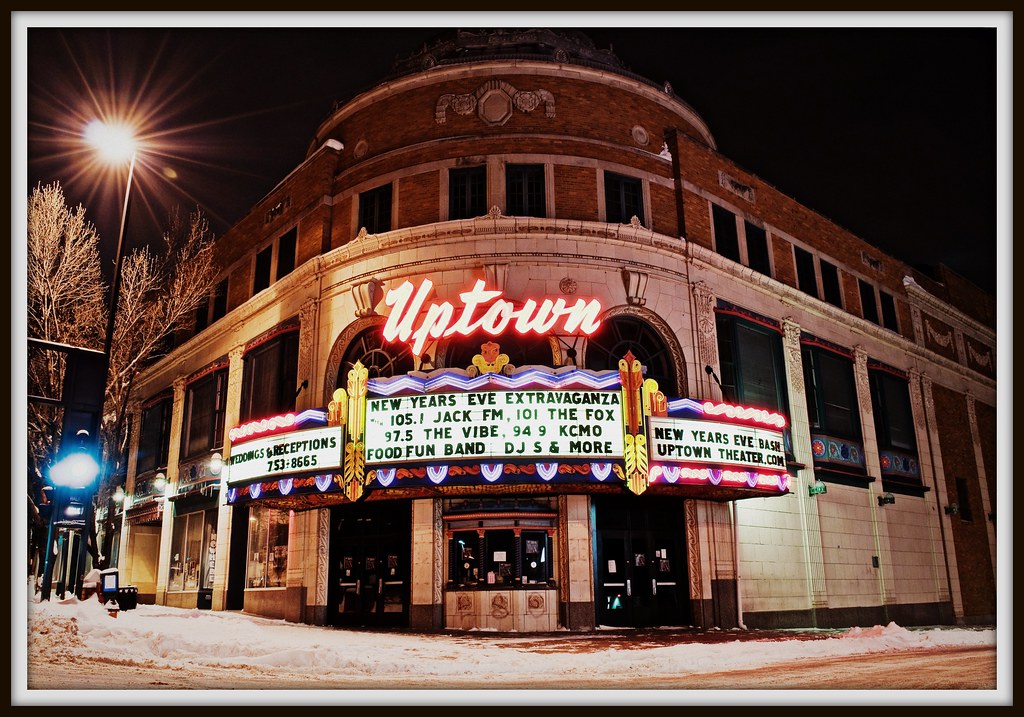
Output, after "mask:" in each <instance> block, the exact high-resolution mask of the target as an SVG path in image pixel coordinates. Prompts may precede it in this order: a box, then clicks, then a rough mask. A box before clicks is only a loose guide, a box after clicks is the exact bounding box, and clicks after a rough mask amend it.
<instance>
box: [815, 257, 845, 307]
mask: <svg viewBox="0 0 1024 717" xmlns="http://www.w3.org/2000/svg"><path fill="white" fill-rule="evenodd" d="M818 266H819V267H820V268H821V293H822V294H824V298H825V301H827V302H828V303H830V304H832V305H833V306H838V307H839V308H840V309H841V308H843V292H842V291H840V289H839V269H837V268H836V267H835V265H834V264H830V263H829V262H827V261H825V260H824V259H819V260H818Z"/></svg>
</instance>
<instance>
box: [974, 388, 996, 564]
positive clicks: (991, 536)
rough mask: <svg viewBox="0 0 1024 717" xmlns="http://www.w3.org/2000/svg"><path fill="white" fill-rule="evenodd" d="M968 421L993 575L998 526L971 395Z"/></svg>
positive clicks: (976, 413)
mask: <svg viewBox="0 0 1024 717" xmlns="http://www.w3.org/2000/svg"><path fill="white" fill-rule="evenodd" d="M967 419H968V422H969V423H970V425H971V443H972V444H974V464H975V465H976V466H977V470H978V487H979V488H981V509H982V511H983V515H982V516H981V517H980V518H979V520H984V521H985V529H986V532H987V534H988V553H989V559H990V560H991V561H992V575H995V574H996V524H995V523H994V522H993V521H991V520H989V517H988V516H990V515H992V513H993V510H994V509H993V507H992V501H991V499H990V497H989V494H988V474H987V473H986V472H985V459H984V456H983V455H982V452H981V431H979V429H978V410H977V407H976V406H975V398H974V396H973V395H972V394H971V393H968V394H967Z"/></svg>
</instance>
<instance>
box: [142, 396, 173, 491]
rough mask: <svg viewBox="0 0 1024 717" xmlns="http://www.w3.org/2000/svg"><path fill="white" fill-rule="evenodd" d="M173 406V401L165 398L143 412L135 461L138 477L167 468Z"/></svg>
mask: <svg viewBox="0 0 1024 717" xmlns="http://www.w3.org/2000/svg"><path fill="white" fill-rule="evenodd" d="M171 406H172V401H171V399H170V398H165V399H164V400H162V401H160V402H159V403H156V404H154V405H152V406H150V407H149V408H147V409H146V410H144V411H143V412H142V423H141V425H140V431H139V450H138V453H137V455H136V459H135V473H136V475H138V474H140V473H148V472H149V471H154V470H156V469H157V468H166V467H167V453H168V448H169V447H170V442H171Z"/></svg>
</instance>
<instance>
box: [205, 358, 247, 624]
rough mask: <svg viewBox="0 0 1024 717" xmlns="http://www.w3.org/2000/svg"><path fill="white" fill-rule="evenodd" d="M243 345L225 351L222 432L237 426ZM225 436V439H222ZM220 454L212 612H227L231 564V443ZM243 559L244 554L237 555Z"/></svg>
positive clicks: (224, 446)
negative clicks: (226, 372) (225, 384)
mask: <svg viewBox="0 0 1024 717" xmlns="http://www.w3.org/2000/svg"><path fill="white" fill-rule="evenodd" d="M244 353H245V346H236V347H235V348H233V349H231V350H230V351H229V352H228V387H227V396H225V404H224V430H225V432H227V431H230V430H231V429H232V428H234V427H235V426H237V425H238V416H239V412H240V411H241V404H242V354H244ZM226 438H227V436H225V439H226ZM221 455H223V456H224V470H223V471H222V472H221V487H220V508H219V509H218V510H217V554H216V558H215V560H216V563H215V564H214V568H213V599H212V605H211V607H212V609H214V610H225V609H227V605H226V603H227V583H228V563H229V562H230V561H231V556H230V549H231V518H232V516H233V515H234V512H235V511H234V508H232V507H231V506H230V505H228V496H227V485H226V484H225V483H224V480H225V479H224V476H225V475H226V476H227V477H228V478H230V477H231V468H230V467H229V466H230V463H231V444H230V442H229V441H228V440H224V442H223V448H222V451H221ZM238 557H239V558H240V559H242V560H244V559H245V554H244V553H243V554H242V555H240V556H238Z"/></svg>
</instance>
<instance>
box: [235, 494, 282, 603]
mask: <svg viewBox="0 0 1024 717" xmlns="http://www.w3.org/2000/svg"><path fill="white" fill-rule="evenodd" d="M247 555H248V557H249V560H248V567H247V569H246V575H245V584H246V586H247V587H250V588H265V587H269V588H275V587H284V584H285V574H286V572H287V570H288V511H286V510H278V509H276V508H265V507H262V506H253V507H252V508H250V510H249V546H248V553H247Z"/></svg>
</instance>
